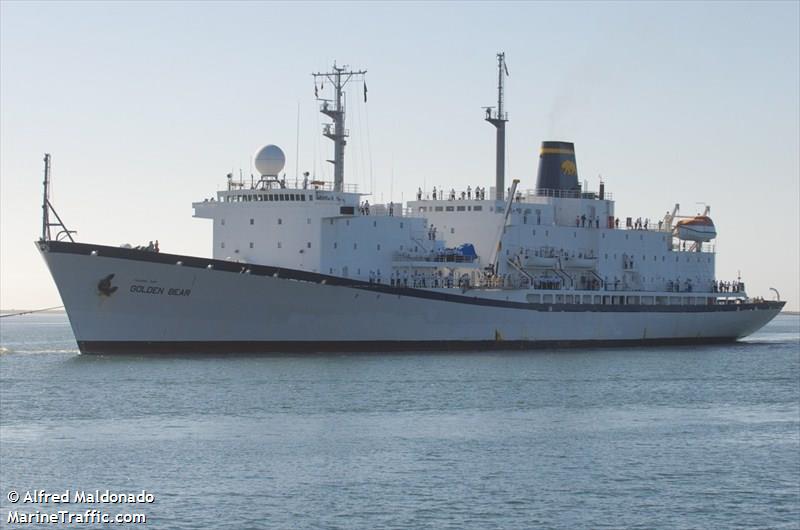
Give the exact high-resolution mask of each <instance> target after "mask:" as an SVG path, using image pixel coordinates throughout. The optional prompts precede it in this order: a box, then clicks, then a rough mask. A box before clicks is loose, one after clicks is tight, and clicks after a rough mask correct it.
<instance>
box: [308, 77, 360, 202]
mask: <svg viewBox="0 0 800 530" xmlns="http://www.w3.org/2000/svg"><path fill="white" fill-rule="evenodd" d="M366 73H367V71H366V70H358V71H352V70H348V67H347V65H344V66H341V67H339V66H336V63H333V69H332V70H331V71H330V72H316V73H312V74H311V75H312V76H314V95H315V96H317V101H322V105H320V112H321V113H322V114H325V115H326V116H328V117H329V118H330V119H331V120H333V123H326V124H325V125H323V129H322V133H323V134H324V135H325V136H326V137H327V138H330V139H331V140H333V145H334V148H333V160H328V162H330V163H332V164H333V189H334V190H335V191H344V146H345V145H347V140H346V138H347V137H348V136H350V133H349V131H347V129H345V128H344V116H345V107H344V87H345V85H347V83H348V82H349V81H350V80H351V79H353V78H354V77H359V76H363V75H364V74H366ZM318 79H319V80H320V81H321V87H324V86H325V85H324V83H325V79H327V80H328V81H329V82H330V83H331V84H332V85H333V90H334V99H333V100H332V101H331V100H329V99H324V98H320V97H319V92H318V90H317V80H318ZM364 100H366V88H365V92H364ZM331 103H333V105H331Z"/></svg>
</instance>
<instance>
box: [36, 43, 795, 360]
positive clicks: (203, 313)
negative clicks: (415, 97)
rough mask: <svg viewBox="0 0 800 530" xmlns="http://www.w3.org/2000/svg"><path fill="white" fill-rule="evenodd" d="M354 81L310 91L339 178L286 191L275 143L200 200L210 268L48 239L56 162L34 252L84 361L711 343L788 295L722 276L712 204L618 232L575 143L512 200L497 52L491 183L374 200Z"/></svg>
mask: <svg viewBox="0 0 800 530" xmlns="http://www.w3.org/2000/svg"><path fill="white" fill-rule="evenodd" d="M365 73H366V72H364V71H356V72H353V71H349V70H348V69H347V68H346V67H336V66H334V68H333V70H332V71H331V72H328V73H320V74H314V75H315V91H316V90H317V89H318V87H317V86H316V80H317V79H320V78H324V79H326V80H328V82H329V83H328V84H329V86H332V88H333V90H334V97H333V99H330V100H326V99H321V100H320V101H321V108H320V110H321V112H322V113H323V114H325V115H326V116H328V117H330V118H331V120H332V121H333V123H331V124H328V125H326V126H325V128H324V134H325V136H326V137H328V138H330V139H331V140H333V142H334V159H333V160H331V162H332V163H333V165H334V181H333V182H324V181H319V180H315V179H314V178H313V177H310V176H309V175H308V174H305V175H304V177H303V179H302V182H299V180H298V181H297V182H294V183H290V182H287V181H286V178H285V175H284V176H281V171H282V170H283V166H284V162H285V155H284V153H283V151H282V150H281V149H280V148H279V147H277V146H274V145H267V146H265V147H263V148H262V149H260V150H259V151H258V152H257V153H256V156H255V166H256V169H257V170H258V172H259V176H258V178H257V180H256V179H255V178H254V179H253V181H252V183H250V184H245V183H244V182H243V181H242V180H241V179H240V180H239V181H235V180H234V179H233V177H232V175H228V179H227V185H226V188H225V189H224V190H223V191H219V192H217V193H216V195H215V196H213V197H209V198H206V199H203V200H202V201H198V202H196V203H194V204H193V207H194V215H195V217H198V218H203V219H208V220H210V222H211V223H212V231H213V251H212V253H211V258H198V257H190V256H176V255H171V254H166V253H160V252H157V251H155V250H157V249H155V248H152V247H151V248H150V249H149V250H136V249H119V248H113V247H104V246H99V245H90V244H83V243H75V242H70V243H67V242H61V241H54V240H53V239H52V238H51V237H50V227H52V226H60V227H62V228H63V223H61V220H60V219H58V223H51V222H50V221H49V217H48V214H49V212H51V211H53V210H52V206H51V205H50V203H49V201H48V198H47V174H48V171H49V162H48V163H47V164H46V180H45V203H44V212H45V218H44V221H43V234H42V239H41V240H40V241H39V247H40V249H41V251H42V252H43V254H44V256H45V259H46V260H47V263H48V265H49V267H50V269H51V271H52V273H53V276H54V278H55V280H56V284H57V285H58V287H59V290H60V292H61V295H62V298H63V299H64V303H65V306H66V309H67V312H68V314H69V316H70V320H71V322H72V325H73V330H74V331H75V335H76V338H77V339H78V343H79V345H80V346H81V350H82V351H84V352H105V351H109V352H110V351H283V350H302V351H305V350H327V349H338V350H350V349H360V350H363V349H370V348H392V349H409V348H436V349H438V348H458V347H481V348H484V347H496V348H503V347H530V346H535V345H538V344H577V343H580V344H583V343H595V344H600V343H617V342H638V343H642V342H644V343H650V342H659V343H660V342H694V341H720V340H733V339H736V338H738V337H741V336H744V335H746V334H748V333H751V332H752V331H754V330H756V329H758V328H759V327H760V326H762V325H763V324H764V323H766V322H767V321H769V319H771V318H772V317H773V316H774V315H775V314H777V312H778V311H780V308H781V307H782V305H783V303H782V302H765V301H763V300H751V299H748V297H747V294H746V292H745V289H744V284H743V283H742V282H741V281H740V280H739V279H737V280H735V281H732V282H720V281H718V280H717V279H716V277H715V274H714V270H715V252H714V244H713V239H714V237H715V236H716V228H715V227H714V225H713V222H712V221H711V219H710V217H708V214H709V209H708V208H707V209H706V211H705V212H704V213H703V215H698V216H694V217H691V218H682V217H680V216H678V215H677V214H678V206H677V205H675V208H674V209H673V210H672V211H671V212H667V213H666V214H665V215H664V216H663V217H662V218H659V219H655V220H651V219H644V220H642V219H630V218H625V219H619V218H618V217H617V216H616V214H615V209H614V201H613V199H612V197H611V195H610V194H609V193H607V192H606V190H605V185H604V184H602V183H601V185H600V189H599V190H597V191H589V190H587V189H585V185H584V186H581V185H580V184H579V180H578V169H577V162H576V157H575V149H574V145H573V144H571V143H568V142H543V143H542V147H541V150H540V159H539V173H538V177H537V182H536V186H535V188H533V189H531V190H522V189H518V185H519V182H518V181H517V180H514V181H513V182H512V185H511V186H509V187H508V188H506V185H505V175H504V171H505V169H504V164H503V163H502V161H503V160H504V145H505V123H506V121H507V120H508V116H507V114H506V113H505V111H504V110H503V85H504V83H503V78H504V76H505V75H507V70H506V67H505V56H504V55H502V54H501V55H498V77H499V84H498V107H497V109H496V110H495V109H494V108H493V107H490V108H487V109H486V119H487V121H489V122H490V123H491V124H492V125H494V126H495V127H497V152H498V163H497V174H496V176H495V185H494V186H493V187H491V188H490V189H488V190H487V189H486V188H485V187H482V186H481V185H477V186H476V187H474V188H473V187H471V186H469V187H466V188H465V189H463V190H455V189H451V190H441V189H440V190H437V189H435V188H433V189H431V190H422V189H420V190H419V191H418V193H417V197H416V200H413V201H410V202H408V203H407V204H405V205H401V204H394V203H389V204H371V203H370V200H369V199H370V198H369V197H368V196H365V195H362V194H359V193H358V191H357V190H356V189H355V187H354V186H351V185H348V184H346V183H345V181H344V159H343V157H344V148H345V145H346V138H347V136H348V134H349V133H348V131H347V130H346V129H345V128H344V123H345V111H344V107H343V104H342V101H343V99H342V90H343V88H344V86H345V85H346V84H347V83H348V82H349V81H350V80H351V79H355V78H357V77H359V76H363V75H364V74H365ZM46 160H48V161H49V156H48V157H47V159H46ZM53 213H54V212H53ZM65 233H66V234H67V235H68V236H70V239H71V235H70V233H69V232H65ZM56 239H58V237H56ZM244 307H246V308H248V310H247V311H240V310H237V308H244Z"/></svg>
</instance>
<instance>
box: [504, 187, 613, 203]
mask: <svg viewBox="0 0 800 530" xmlns="http://www.w3.org/2000/svg"><path fill="white" fill-rule="evenodd" d="M519 194H521V195H522V197H523V198H524V199H533V198H534V197H553V198H555V199H602V200H606V201H610V200H613V199H614V196H613V194H612V193H611V192H608V191H603V193H602V197H601V196H600V195H601V194H600V192H599V191H589V190H557V189H550V188H536V189H533V190H524V191H522V192H519V193H518V195H519Z"/></svg>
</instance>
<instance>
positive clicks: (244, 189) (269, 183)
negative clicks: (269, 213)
mask: <svg viewBox="0 0 800 530" xmlns="http://www.w3.org/2000/svg"><path fill="white" fill-rule="evenodd" d="M263 191H271V192H281V193H293V192H297V191H334V182H333V181H329V180H317V179H314V178H311V177H309V178H307V179H304V178H302V177H297V178H291V179H286V178H284V179H269V180H267V179H264V180H261V181H260V182H258V183H254V184H248V185H244V184H241V183H239V182H235V183H234V186H232V187H231V186H228V187H226V188H225V189H224V190H219V193H220V194H222V195H223V196H229V197H234V196H248V195H252V194H255V193H257V192H263ZM342 191H343V192H345V193H358V184H354V183H344V184H343V185H342Z"/></svg>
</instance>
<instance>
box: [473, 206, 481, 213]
mask: <svg viewBox="0 0 800 530" xmlns="http://www.w3.org/2000/svg"><path fill="white" fill-rule="evenodd" d="M481 210H483V206H473V207H472V211H473V212H480V211H481Z"/></svg>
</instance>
